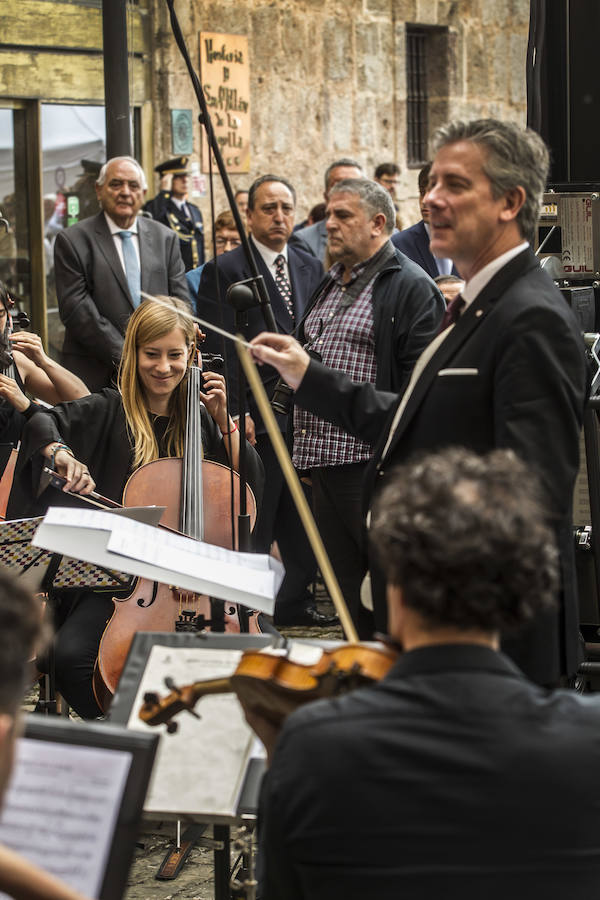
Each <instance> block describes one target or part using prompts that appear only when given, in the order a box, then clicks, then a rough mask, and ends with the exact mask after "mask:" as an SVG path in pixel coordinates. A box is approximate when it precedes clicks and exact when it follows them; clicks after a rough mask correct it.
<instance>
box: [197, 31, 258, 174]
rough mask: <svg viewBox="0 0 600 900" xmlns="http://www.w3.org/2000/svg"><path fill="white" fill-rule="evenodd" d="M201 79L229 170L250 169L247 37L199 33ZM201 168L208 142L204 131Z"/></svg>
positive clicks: (233, 171) (204, 164)
mask: <svg viewBox="0 0 600 900" xmlns="http://www.w3.org/2000/svg"><path fill="white" fill-rule="evenodd" d="M199 37H200V78H201V82H202V88H203V90H204V94H205V96H206V103H207V106H208V111H209V113H210V117H211V119H212V123H213V128H214V131H215V135H216V137H217V140H218V142H219V147H220V149H221V153H222V155H223V159H224V161H225V166H226V168H227V171H228V172H231V173H238V172H249V171H250V65H249V62H248V38H247V37H246V36H245V35H240V34H219V33H215V32H208V31H201V32H200V35H199ZM202 171H203V172H208V143H207V140H206V135H205V133H204V129H203V130H202Z"/></svg>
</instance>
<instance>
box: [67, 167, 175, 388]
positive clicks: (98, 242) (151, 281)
mask: <svg viewBox="0 0 600 900" xmlns="http://www.w3.org/2000/svg"><path fill="white" fill-rule="evenodd" d="M145 193H146V177H145V175H144V172H143V170H142V168H141V166H140V165H139V164H138V163H137V162H136V160H135V159H133V158H132V157H129V156H120V157H115V158H114V159H110V160H109V161H108V162H107V163H106V164H105V165H104V166H103V167H102V169H101V170H100V174H99V176H98V181H97V182H96V196H97V198H98V202H99V204H100V206H101V210H102V211H101V212H99V213H98V215H96V216H92V217H91V218H89V219H84V220H83V221H82V222H78V223H77V224H76V225H72V226H71V227H70V228H67V229H66V230H65V231H61V232H59V233H58V234H57V236H56V242H55V244H54V266H55V275H56V293H57V297H58V309H59V313H60V318H61V321H62V322H63V324H64V326H65V338H64V344H63V350H62V363H63V365H64V366H65V367H66V368H67V369H70V370H71V372H74V373H75V374H76V375H78V376H79V377H80V378H81V379H82V381H84V382H85V383H86V385H87V386H88V388H89V389H90V391H92V392H93V391H99V390H101V388H103V387H109V386H110V384H111V382H112V381H113V378H114V376H115V373H116V367H117V366H118V363H119V360H120V358H121V349H122V347H123V335H124V334H125V328H126V327H127V321H128V319H129V316H130V315H131V313H132V312H133V310H134V309H135V307H136V306H138V305H139V303H140V300H141V293H140V292H141V291H145V292H146V293H148V294H172V295H174V296H176V297H180V298H181V299H182V300H187V301H189V293H188V289H187V283H186V280H185V270H184V267H183V262H182V260H181V253H180V252H179V241H178V239H177V235H176V234H175V232H173V231H170V230H169V229H168V228H165V226H164V225H160V224H159V223H158V222H153V221H152V220H151V219H146V218H143V217H138V213H139V211H140V209H141V206H142V203H143V200H144V194H145Z"/></svg>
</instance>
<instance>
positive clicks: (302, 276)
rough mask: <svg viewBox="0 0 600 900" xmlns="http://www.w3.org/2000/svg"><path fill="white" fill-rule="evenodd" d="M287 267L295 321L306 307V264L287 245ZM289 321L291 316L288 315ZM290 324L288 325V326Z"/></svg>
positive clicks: (301, 315)
mask: <svg viewBox="0 0 600 900" xmlns="http://www.w3.org/2000/svg"><path fill="white" fill-rule="evenodd" d="M288 269H289V272H290V284H291V285H292V298H293V301H294V311H295V313H296V322H299V321H300V319H301V318H302V317H303V315H304V312H305V309H306V301H307V300H308V297H307V296H306V291H305V290H304V285H305V284H306V283H307V282H308V271H307V270H308V266H307V265H306V264H305V263H304V262H302V260H301V259H300V257H299V256H297V254H296V253H294V250H293V249H292V247H290V246H288ZM288 318H289V319H290V323H291V316H288ZM291 327H292V325H290V328H291Z"/></svg>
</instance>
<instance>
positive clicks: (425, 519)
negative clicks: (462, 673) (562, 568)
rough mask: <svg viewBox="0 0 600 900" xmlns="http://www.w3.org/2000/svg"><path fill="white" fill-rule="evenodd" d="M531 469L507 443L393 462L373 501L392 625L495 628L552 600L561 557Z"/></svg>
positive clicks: (375, 541) (517, 621) (396, 632)
mask: <svg viewBox="0 0 600 900" xmlns="http://www.w3.org/2000/svg"><path fill="white" fill-rule="evenodd" d="M545 518H546V516H545V511H544V508H543V504H542V501H541V498H540V489H539V486H538V482H537V478H536V477H535V474H534V473H533V472H532V471H531V469H529V467H528V466H526V465H525V464H524V463H523V462H521V461H520V460H519V459H518V458H517V457H516V456H515V454H514V453H513V452H512V451H509V450H496V451H494V452H492V453H489V454H488V455H486V456H483V457H481V456H477V455H476V454H474V453H472V452H470V451H467V450H464V449H461V448H451V449H448V450H445V451H443V452H441V453H437V454H432V455H429V456H426V457H424V458H422V459H420V460H419V461H418V462H413V463H410V464H408V465H405V466H402V467H399V468H398V469H397V470H396V472H395V474H394V476H393V477H392V479H391V480H390V482H389V484H388V485H387V487H385V488H384V489H383V491H382V493H381V495H380V497H379V499H378V501H377V504H376V507H375V509H374V515H373V522H372V528H371V540H372V545H373V548H374V549H375V552H376V554H377V556H378V559H379V561H380V564H381V566H382V568H383V570H384V573H385V576H386V580H387V583H388V607H389V630H390V634H392V635H393V637H395V638H396V639H397V640H399V641H400V642H402V643H404V642H405V640H406V637H407V635H406V628H407V623H408V625H409V627H411V628H412V630H413V632H414V629H415V626H416V627H417V630H418V631H420V632H421V633H422V634H424V635H426V634H427V633H430V634H434V633H438V634H443V633H444V632H447V633H449V634H451V635H454V636H456V635H460V634H464V635H469V634H471V635H474V634H475V635H476V634H482V635H487V636H488V637H492V636H497V635H498V633H499V632H502V631H505V630H508V629H513V628H516V627H519V626H520V625H523V624H525V623H526V622H527V621H529V620H530V619H531V618H533V616H535V615H536V614H537V613H538V612H540V611H541V610H543V609H544V608H551V607H552V605H553V603H554V596H555V593H556V590H557V585H558V556H557V550H556V545H555V540H554V537H553V533H552V531H551V529H550V528H549V527H548V526H547V524H546V523H545Z"/></svg>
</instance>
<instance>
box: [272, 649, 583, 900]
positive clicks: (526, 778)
mask: <svg viewBox="0 0 600 900" xmlns="http://www.w3.org/2000/svg"><path fill="white" fill-rule="evenodd" d="M599 735H600V701H599V700H598V699H597V698H596V697H581V696H578V695H577V694H575V693H574V692H572V691H557V692H556V693H552V692H548V691H546V690H543V689H540V688H537V687H536V686H534V685H532V684H530V683H529V682H528V681H527V680H526V679H525V678H523V676H522V674H521V673H520V672H519V671H518V670H517V669H516V667H515V666H513V665H512V664H511V662H510V661H509V660H507V659H506V658H505V657H503V656H502V655H501V654H499V653H495V652H494V651H492V650H490V649H487V648H485V647H476V646H473V645H469V644H463V645H461V644H457V645H452V646H449V645H447V646H438V647H435V646H431V647H424V648H422V649H419V650H413V651H411V652H410V653H406V654H404V655H403V656H401V657H400V658H399V660H398V663H397V664H396V665H395V666H394V668H393V669H392V670H391V671H390V672H389V673H388V675H387V676H386V677H385V678H384V679H383V680H382V681H380V682H379V683H378V684H376V685H373V686H371V687H367V688H362V689H360V690H357V691H353V692H351V693H349V694H346V695H345V696H343V697H339V698H338V699H334V700H324V701H320V702H313V703H307V704H306V705H305V706H303V707H302V708H301V709H299V710H297V711H296V712H295V713H293V714H292V715H290V716H289V717H288V719H287V721H286V723H285V725H284V727H283V731H282V734H281V736H280V738H279V740H278V743H277V746H276V748H275V753H274V757H273V762H272V764H271V766H270V768H269V770H268V772H267V774H266V776H265V780H264V782H263V790H262V796H261V805H260V814H259V837H260V849H261V853H260V859H262V861H263V867H264V869H265V872H264V877H263V879H262V890H261V894H260V896H261V897H262V898H263V900H366V898H369V900H370V898H377V900H398V898H406V900H432V898H437V897H440V898H441V897H443V898H444V900H481V898H483V897H485V898H486V900H507V898H512V900H533V898H541V897H543V898H544V900H566V898H569V900H587V898H588V897H594V896H596V895H597V893H598V885H599V884H600V843H599V840H598V827H597V826H598V812H597V809H598V802H599V797H598V796H596V791H597V790H598V788H597V787H596V784H597V771H598V766H599V765H600V737H599ZM570 763H571V764H570Z"/></svg>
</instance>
